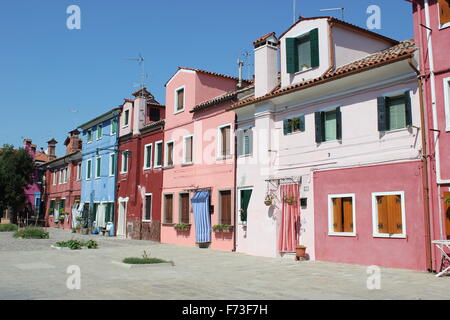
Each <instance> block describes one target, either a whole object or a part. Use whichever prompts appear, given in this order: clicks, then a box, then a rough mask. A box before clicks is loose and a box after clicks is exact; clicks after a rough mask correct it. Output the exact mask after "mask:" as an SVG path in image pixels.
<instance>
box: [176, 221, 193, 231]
mask: <svg viewBox="0 0 450 320" xmlns="http://www.w3.org/2000/svg"><path fill="white" fill-rule="evenodd" d="M174 228H175V230H177V231H189V230H190V229H191V225H190V224H188V223H178V224H176V225H174Z"/></svg>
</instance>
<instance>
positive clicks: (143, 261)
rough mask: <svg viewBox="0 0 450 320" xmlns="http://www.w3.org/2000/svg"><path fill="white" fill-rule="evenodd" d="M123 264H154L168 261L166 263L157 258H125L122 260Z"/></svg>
mask: <svg viewBox="0 0 450 320" xmlns="http://www.w3.org/2000/svg"><path fill="white" fill-rule="evenodd" d="M122 262H123V263H127V264H154V263H169V262H170V261H166V260H163V259H158V258H136V257H131V258H125V259H123V260H122Z"/></svg>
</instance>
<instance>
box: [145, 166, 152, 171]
mask: <svg viewBox="0 0 450 320" xmlns="http://www.w3.org/2000/svg"><path fill="white" fill-rule="evenodd" d="M151 169H152V167H148V168H146V167H144V168H143V170H144V171H149V170H151Z"/></svg>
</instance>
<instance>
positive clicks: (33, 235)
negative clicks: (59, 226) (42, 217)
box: [14, 227, 49, 239]
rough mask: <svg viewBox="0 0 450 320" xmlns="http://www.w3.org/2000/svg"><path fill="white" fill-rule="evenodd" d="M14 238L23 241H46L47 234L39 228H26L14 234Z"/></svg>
mask: <svg viewBox="0 0 450 320" xmlns="http://www.w3.org/2000/svg"><path fill="white" fill-rule="evenodd" d="M14 238H23V239H48V238H49V234H48V232H45V231H44V229H42V228H39V227H26V228H24V229H22V230H19V231H17V232H16V233H14Z"/></svg>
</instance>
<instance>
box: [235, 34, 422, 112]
mask: <svg viewBox="0 0 450 320" xmlns="http://www.w3.org/2000/svg"><path fill="white" fill-rule="evenodd" d="M416 50H417V47H416V45H415V42H414V39H410V40H406V41H403V42H400V43H399V44H398V45H395V46H393V47H390V48H388V49H386V50H383V51H379V52H375V53H372V54H370V55H368V56H366V57H364V58H362V59H360V60H356V61H354V62H351V63H349V64H347V65H344V66H341V67H339V68H337V69H335V70H330V71H329V72H327V73H325V74H324V75H322V76H320V77H317V78H313V79H310V80H306V81H303V82H299V83H296V84H293V85H290V86H287V87H284V88H279V89H276V90H272V91H271V92H269V93H268V94H266V95H265V96H262V97H258V98H255V97H249V98H247V99H244V100H241V101H239V102H238V103H236V104H234V105H232V106H231V107H230V108H229V109H228V110H233V109H237V108H241V107H244V106H246V105H249V104H253V103H255V102H259V101H264V100H267V99H270V98H273V97H277V96H281V95H283V94H287V93H290V92H294V91H298V90H301V89H303V88H307V87H310V86H312V85H316V84H320V83H323V82H326V81H332V80H335V79H337V78H339V77H342V76H347V75H351V74H352V73H353V72H355V71H358V72H361V71H365V70H369V69H372V68H374V67H378V66H381V65H383V64H386V63H393V62H395V61H398V60H400V59H406V58H408V57H411V56H412V54H413V53H414V52H415V51H416Z"/></svg>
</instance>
